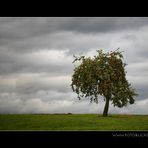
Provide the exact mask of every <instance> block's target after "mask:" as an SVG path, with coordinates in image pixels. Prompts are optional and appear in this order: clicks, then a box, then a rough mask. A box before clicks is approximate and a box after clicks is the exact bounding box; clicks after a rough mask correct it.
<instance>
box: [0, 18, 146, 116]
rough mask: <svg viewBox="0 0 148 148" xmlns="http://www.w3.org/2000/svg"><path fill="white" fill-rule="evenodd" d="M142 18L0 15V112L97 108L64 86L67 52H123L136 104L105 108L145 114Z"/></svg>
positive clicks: (90, 110)
mask: <svg viewBox="0 0 148 148" xmlns="http://www.w3.org/2000/svg"><path fill="white" fill-rule="evenodd" d="M147 40H148V18H147V17H144V18H142V17H141V18H138V17H131V18H128V17H124V18H120V17H113V18H112V17H109V18H108V17H105V18H104V17H94V18H93V17H92V18H88V17H85V18H83V17H76V18H74V17H72V18H70V17H69V18H68V17H62V18H58V17H52V18H50V17H49V18H46V17H44V18H40V17H38V18H33V17H30V18H27V17H26V18H25V17H23V18H19V17H17V18H4V17H3V18H0V113H63V112H72V113H102V111H103V107H104V102H103V101H102V100H101V98H100V102H99V104H91V103H90V102H89V100H87V99H84V100H81V101H79V100H78V99H77V96H76V94H74V93H73V92H72V90H71V88H70V83H71V75H72V72H73V68H74V65H73V64H72V61H73V54H75V55H82V54H83V55H87V56H93V55H95V53H96V50H97V49H103V50H104V51H111V50H115V49H117V48H118V47H119V48H121V50H123V51H124V53H123V54H124V61H125V62H126V63H127V64H128V66H127V67H126V71H127V79H128V80H129V81H130V82H131V83H132V85H133V87H134V88H136V90H137V92H138V93H139V96H138V97H136V104H134V105H132V106H130V105H129V106H128V107H126V108H122V109H118V108H114V107H113V106H112V105H110V110H109V112H110V113H127V114H148V108H147V105H148V91H147V90H148V79H147V75H148V68H147V65H148V60H147V55H148V50H147V48H148V44H147Z"/></svg>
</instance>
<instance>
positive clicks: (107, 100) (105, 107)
mask: <svg viewBox="0 0 148 148" xmlns="http://www.w3.org/2000/svg"><path fill="white" fill-rule="evenodd" d="M109 100H110V98H109V97H106V102H105V106H104V111H103V116H104V117H106V116H107V115H108V108H109Z"/></svg>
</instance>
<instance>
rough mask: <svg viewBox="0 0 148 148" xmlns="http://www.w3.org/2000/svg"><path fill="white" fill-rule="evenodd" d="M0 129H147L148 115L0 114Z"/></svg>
mask: <svg viewBox="0 0 148 148" xmlns="http://www.w3.org/2000/svg"><path fill="white" fill-rule="evenodd" d="M0 130H148V115H109V116H108V117H102V115H99V116H98V115H97V114H72V115H68V114H45V115H44V114H19V115H16V114H14V115H0Z"/></svg>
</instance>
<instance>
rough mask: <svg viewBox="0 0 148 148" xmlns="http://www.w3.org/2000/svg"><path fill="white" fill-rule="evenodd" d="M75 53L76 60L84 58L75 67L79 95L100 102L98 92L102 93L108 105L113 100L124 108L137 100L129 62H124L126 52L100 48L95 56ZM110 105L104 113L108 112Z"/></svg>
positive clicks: (75, 85) (72, 85)
mask: <svg viewBox="0 0 148 148" xmlns="http://www.w3.org/2000/svg"><path fill="white" fill-rule="evenodd" d="M74 57H75V59H74V61H73V63H74V62H76V61H80V64H79V65H78V66H75V68H74V73H73V75H72V83H71V87H72V90H73V91H74V92H76V93H77V95H78V98H79V99H82V98H83V97H87V98H90V101H91V102H95V103H98V96H99V95H101V96H103V97H104V98H105V100H106V105H107V106H109V101H111V102H112V104H113V105H114V106H117V107H120V108H121V107H123V106H126V105H127V104H128V103H129V104H133V103H134V101H135V100H134V98H133V96H135V95H137V94H136V92H135V90H134V89H133V88H132V86H131V84H130V83H129V82H128V81H127V80H126V71H125V66H126V64H125V63H123V55H122V52H120V51H119V49H117V50H115V51H114V52H110V53H109V52H107V53H103V51H102V50H97V55H95V56H94V57H93V58H91V57H85V56H80V57H76V56H74ZM107 101H108V102H107ZM107 106H106V111H105V109H104V116H107V112H108V107H107Z"/></svg>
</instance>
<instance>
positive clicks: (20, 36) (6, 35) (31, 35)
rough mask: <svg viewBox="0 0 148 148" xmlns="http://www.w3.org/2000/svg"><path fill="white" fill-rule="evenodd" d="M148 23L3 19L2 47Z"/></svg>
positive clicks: (136, 20) (142, 20)
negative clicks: (69, 34) (57, 35)
mask: <svg viewBox="0 0 148 148" xmlns="http://www.w3.org/2000/svg"><path fill="white" fill-rule="evenodd" d="M147 23H148V18H118V17H117V18H116V17H115V18H111V17H110V18H103V17H102V18H95V17H92V18H91V17H90V18H87V17H86V18H14V19H13V18H1V19H0V24H1V25H0V47H1V45H3V46H2V47H1V48H6V49H11V50H12V49H13V50H19V51H22V50H23V49H25V50H29V51H30V50H33V49H34V47H35V49H36V48H40V47H42V48H43V47H47V46H48V47H54V45H55V44H54V42H56V39H55V38H54V35H55V34H56V33H59V32H65V33H66V32H73V33H76V34H81V33H82V34H83V33H84V34H87V33H90V34H93V35H94V34H97V33H109V32H113V31H114V32H115V31H122V30H125V29H129V30H132V29H139V28H140V27H143V26H145V25H146V24H147ZM65 33H64V34H65ZM56 38H57V37H56ZM61 39H62V38H61ZM63 40H64V39H62V41H63ZM61 45H62V44H61ZM55 47H56V45H55ZM25 50H23V51H25Z"/></svg>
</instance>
